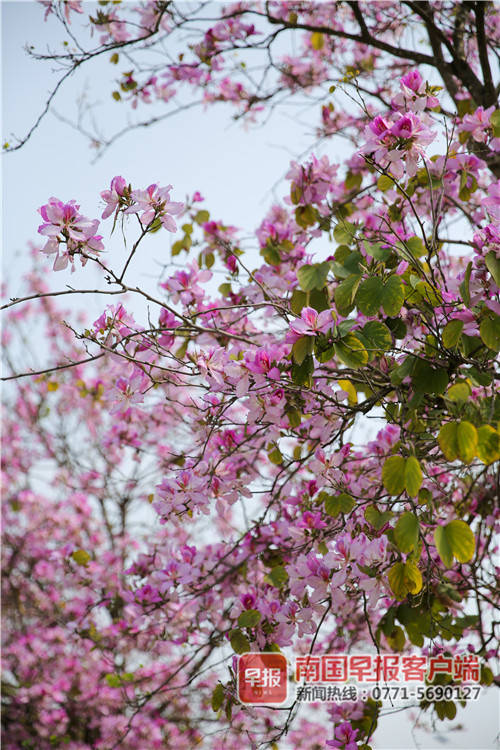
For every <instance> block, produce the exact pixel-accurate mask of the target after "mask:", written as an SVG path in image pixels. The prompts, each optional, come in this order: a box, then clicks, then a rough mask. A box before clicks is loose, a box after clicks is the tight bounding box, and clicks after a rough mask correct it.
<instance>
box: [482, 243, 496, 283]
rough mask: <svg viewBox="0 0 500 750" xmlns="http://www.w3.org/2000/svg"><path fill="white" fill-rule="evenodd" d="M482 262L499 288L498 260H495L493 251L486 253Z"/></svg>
mask: <svg viewBox="0 0 500 750" xmlns="http://www.w3.org/2000/svg"><path fill="white" fill-rule="evenodd" d="M484 262H485V263H486V268H487V269H488V271H489V272H490V273H491V275H492V276H493V278H494V280H495V284H496V285H497V286H500V259H498V258H497V256H496V253H495V251H494V250H490V252H489V253H486V255H485V256H484Z"/></svg>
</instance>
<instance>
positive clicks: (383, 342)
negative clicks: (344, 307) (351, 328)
mask: <svg viewBox="0 0 500 750" xmlns="http://www.w3.org/2000/svg"><path fill="white" fill-rule="evenodd" d="M362 331H363V336H365V338H366V339H367V340H368V341H369V342H370V344H371V345H372V347H373V348H374V349H378V350H380V351H382V352H386V351H388V350H389V349H390V348H391V347H392V336H391V332H390V330H389V329H388V328H387V326H386V325H385V324H384V323H380V322H379V321H378V320H370V321H369V322H368V323H367V324H366V325H365V326H363V329H362Z"/></svg>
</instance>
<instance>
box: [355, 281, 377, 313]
mask: <svg viewBox="0 0 500 750" xmlns="http://www.w3.org/2000/svg"><path fill="white" fill-rule="evenodd" d="M383 292H384V284H383V282H382V279H380V278H379V277H378V276H371V277H370V278H369V279H366V280H365V281H363V283H362V284H360V286H359V289H358V291H357V292H356V299H355V303H356V307H357V308H358V310H361V312H362V313H363V315H376V314H377V313H378V311H379V309H380V307H381V306H382V295H383Z"/></svg>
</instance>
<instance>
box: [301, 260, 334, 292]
mask: <svg viewBox="0 0 500 750" xmlns="http://www.w3.org/2000/svg"><path fill="white" fill-rule="evenodd" d="M329 270H330V264H329V263H327V262H326V261H325V262H324V263H313V264H312V265H307V264H306V265H304V266H302V267H301V268H299V270H298V271H297V278H298V280H299V284H300V286H301V288H302V289H303V290H304V292H309V291H311V290H312V289H322V288H323V287H324V286H325V283H326V277H327V276H328V271H329Z"/></svg>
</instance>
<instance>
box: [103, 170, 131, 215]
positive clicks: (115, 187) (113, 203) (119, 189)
mask: <svg viewBox="0 0 500 750" xmlns="http://www.w3.org/2000/svg"><path fill="white" fill-rule="evenodd" d="M126 190H127V183H126V182H125V180H124V179H123V177H113V179H112V180H111V186H110V189H109V190H103V192H102V193H101V198H102V199H103V201H104V202H105V203H106V204H107V205H106V208H105V209H104V211H103V214H102V218H103V219H107V218H108V216H111V214H112V213H114V211H115V210H116V209H117V208H118V207H119V206H120V204H121V203H122V198H123V196H124V195H125V192H126Z"/></svg>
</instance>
